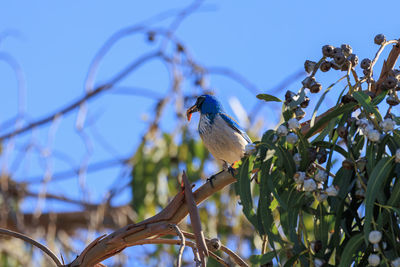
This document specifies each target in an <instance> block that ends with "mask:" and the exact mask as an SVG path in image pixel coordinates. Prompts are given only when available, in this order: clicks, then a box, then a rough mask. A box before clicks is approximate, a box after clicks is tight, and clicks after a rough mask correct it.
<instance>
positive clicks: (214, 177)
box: [207, 170, 225, 188]
mask: <svg viewBox="0 0 400 267" xmlns="http://www.w3.org/2000/svg"><path fill="white" fill-rule="evenodd" d="M224 171H225V170H222V171H220V172H218V173H216V174H213V175H211V176H210V177H209V178H207V182H210V185H211V187H213V188H214V184H213V180H215V179H216V178H217V175H218V174H220V173H222V172H224Z"/></svg>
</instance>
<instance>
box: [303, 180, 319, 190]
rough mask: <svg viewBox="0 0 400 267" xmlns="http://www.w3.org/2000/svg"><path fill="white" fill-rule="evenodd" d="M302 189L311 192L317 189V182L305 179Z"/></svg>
mask: <svg viewBox="0 0 400 267" xmlns="http://www.w3.org/2000/svg"><path fill="white" fill-rule="evenodd" d="M303 189H304V191H306V192H312V191H314V190H315V189H317V184H316V183H315V181H314V180H313V179H308V180H305V181H304V184H303Z"/></svg>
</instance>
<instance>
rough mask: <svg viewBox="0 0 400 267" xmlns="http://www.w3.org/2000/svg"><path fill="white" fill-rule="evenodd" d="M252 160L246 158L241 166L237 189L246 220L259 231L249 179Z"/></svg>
mask: <svg viewBox="0 0 400 267" xmlns="http://www.w3.org/2000/svg"><path fill="white" fill-rule="evenodd" d="M251 158H252V157H250V158H246V159H245V161H244V163H243V164H242V165H241V166H240V169H239V176H238V182H237V184H238V186H236V187H235V189H237V190H238V192H237V194H238V195H239V196H240V201H241V204H242V207H243V213H244V215H245V216H246V218H247V219H248V220H249V221H250V222H251V224H253V226H254V227H255V228H256V229H257V230H258V228H259V226H258V221H257V216H256V214H255V212H254V209H253V199H252V196H251V184H250V177H249V167H250V159H251Z"/></svg>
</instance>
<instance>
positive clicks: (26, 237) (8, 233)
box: [0, 228, 63, 266]
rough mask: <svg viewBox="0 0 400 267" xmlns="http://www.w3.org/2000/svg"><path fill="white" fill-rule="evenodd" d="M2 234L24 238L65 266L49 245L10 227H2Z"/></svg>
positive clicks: (58, 263) (0, 229)
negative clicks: (9, 228)
mask: <svg viewBox="0 0 400 267" xmlns="http://www.w3.org/2000/svg"><path fill="white" fill-rule="evenodd" d="M0 234H3V235H8V236H12V237H16V238H19V239H22V240H24V241H25V242H28V243H29V244H31V245H33V246H35V247H37V248H38V249H40V250H41V251H43V252H44V253H45V254H46V255H48V256H49V257H50V258H51V259H52V260H53V261H54V263H55V264H56V265H57V266H63V264H62V263H61V261H60V260H59V259H58V258H57V256H56V255H55V254H54V253H53V252H52V251H51V250H50V249H49V248H48V247H46V246H45V245H42V244H40V243H39V242H37V241H35V240H33V239H32V238H30V237H29V236H26V235H24V234H21V233H17V232H14V231H11V230H8V229H3V228H0Z"/></svg>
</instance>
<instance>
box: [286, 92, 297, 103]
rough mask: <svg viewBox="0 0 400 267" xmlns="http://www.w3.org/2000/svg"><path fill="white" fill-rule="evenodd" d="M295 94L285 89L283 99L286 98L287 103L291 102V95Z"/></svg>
mask: <svg viewBox="0 0 400 267" xmlns="http://www.w3.org/2000/svg"><path fill="white" fill-rule="evenodd" d="M295 96H296V94H295V93H293V92H292V91H290V90H287V91H286V94H285V100H286V102H288V103H290V102H292V100H293V97H295Z"/></svg>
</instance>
